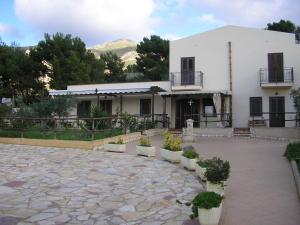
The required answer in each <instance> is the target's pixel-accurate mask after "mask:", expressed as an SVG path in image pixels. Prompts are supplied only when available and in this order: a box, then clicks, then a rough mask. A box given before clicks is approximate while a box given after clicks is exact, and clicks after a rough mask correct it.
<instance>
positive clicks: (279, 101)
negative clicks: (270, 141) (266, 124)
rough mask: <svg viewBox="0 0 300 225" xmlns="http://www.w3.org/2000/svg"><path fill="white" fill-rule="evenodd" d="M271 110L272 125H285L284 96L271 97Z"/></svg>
mask: <svg viewBox="0 0 300 225" xmlns="http://www.w3.org/2000/svg"><path fill="white" fill-rule="evenodd" d="M269 112H270V127H284V126H285V106H284V96H276V97H270V99H269Z"/></svg>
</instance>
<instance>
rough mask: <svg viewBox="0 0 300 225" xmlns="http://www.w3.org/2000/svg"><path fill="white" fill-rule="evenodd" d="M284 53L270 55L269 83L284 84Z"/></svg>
mask: <svg viewBox="0 0 300 225" xmlns="http://www.w3.org/2000/svg"><path fill="white" fill-rule="evenodd" d="M283 69H284V68H283V53H269V54H268V71H269V82H283V81H284V77H283V76H284V71H283Z"/></svg>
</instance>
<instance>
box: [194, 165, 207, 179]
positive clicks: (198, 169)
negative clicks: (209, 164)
mask: <svg viewBox="0 0 300 225" xmlns="http://www.w3.org/2000/svg"><path fill="white" fill-rule="evenodd" d="M205 173H206V167H201V166H199V165H198V164H196V174H197V176H198V177H200V179H201V180H203V181H206V176H205Z"/></svg>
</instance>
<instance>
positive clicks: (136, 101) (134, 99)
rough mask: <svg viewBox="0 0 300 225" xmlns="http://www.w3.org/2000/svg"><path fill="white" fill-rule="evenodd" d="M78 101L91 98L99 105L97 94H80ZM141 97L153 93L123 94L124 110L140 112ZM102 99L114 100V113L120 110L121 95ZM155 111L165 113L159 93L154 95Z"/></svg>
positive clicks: (148, 96) (149, 97) (167, 104)
mask: <svg viewBox="0 0 300 225" xmlns="http://www.w3.org/2000/svg"><path fill="white" fill-rule="evenodd" d="M76 99H77V101H84V100H90V101H91V103H92V106H93V105H97V97H96V96H83V97H82V96H80V97H76ZM140 99H151V95H149V94H148V95H138V96H137V95H131V96H123V112H128V113H130V114H133V115H139V114H140ZM101 100H112V114H116V113H118V112H120V97H107V98H104V97H103V96H101V97H100V101H101ZM154 113H155V114H162V113H163V99H162V97H161V96H159V95H155V96H154ZM166 113H167V114H168V115H170V114H171V107H170V99H167V102H166ZM70 115H74V116H76V115H77V108H74V109H72V111H71V112H70Z"/></svg>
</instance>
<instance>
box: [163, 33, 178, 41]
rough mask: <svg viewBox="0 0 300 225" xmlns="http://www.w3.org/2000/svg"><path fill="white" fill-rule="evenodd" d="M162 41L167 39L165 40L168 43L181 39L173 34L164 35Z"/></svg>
mask: <svg viewBox="0 0 300 225" xmlns="http://www.w3.org/2000/svg"><path fill="white" fill-rule="evenodd" d="M162 38H163V39H167V40H170V41H174V40H178V39H181V38H182V37H180V36H177V35H175V34H165V35H163V36H162Z"/></svg>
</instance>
